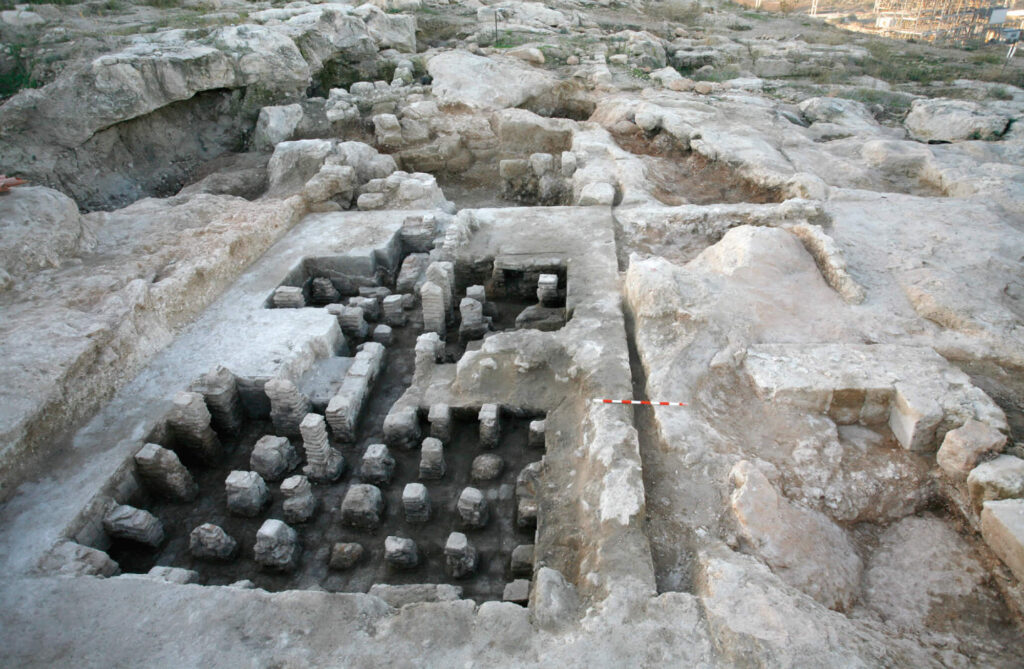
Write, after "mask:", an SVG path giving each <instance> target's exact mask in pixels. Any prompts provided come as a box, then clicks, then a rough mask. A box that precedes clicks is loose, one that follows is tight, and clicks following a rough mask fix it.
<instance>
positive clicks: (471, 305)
mask: <svg viewBox="0 0 1024 669" xmlns="http://www.w3.org/2000/svg"><path fill="white" fill-rule="evenodd" d="M459 314H460V315H461V316H462V323H461V324H460V325H459V341H460V342H462V343H463V344H465V343H466V342H467V341H470V340H473V339H480V338H481V337H483V336H484V333H486V332H487V327H488V325H487V319H485V318H484V305H483V304H481V303H480V302H477V301H476V300H474V299H473V298H471V297H464V298H462V302H460V303H459Z"/></svg>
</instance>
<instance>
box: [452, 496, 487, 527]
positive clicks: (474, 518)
mask: <svg viewBox="0 0 1024 669" xmlns="http://www.w3.org/2000/svg"><path fill="white" fill-rule="evenodd" d="M456 509H458V512H459V516H460V517H461V518H462V523H463V524H464V525H465V526H466V527H471V528H480V527H484V526H485V525H487V521H488V520H489V519H490V510H489V509H488V507H487V500H486V499H484V494H483V493H482V492H480V490H479V489H477V488H463V489H462V494H461V495H459V501H458V504H457V505H456Z"/></svg>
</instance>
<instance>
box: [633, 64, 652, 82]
mask: <svg viewBox="0 0 1024 669" xmlns="http://www.w3.org/2000/svg"><path fill="white" fill-rule="evenodd" d="M629 76H631V77H633V78H634V79H640V80H641V81H649V80H650V78H651V75H650V74H648V73H647V72H644V71H643V70H641V69H640V68H639V67H631V68H629Z"/></svg>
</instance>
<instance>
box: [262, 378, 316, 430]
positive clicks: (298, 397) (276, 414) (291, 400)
mask: <svg viewBox="0 0 1024 669" xmlns="http://www.w3.org/2000/svg"><path fill="white" fill-rule="evenodd" d="M263 392H265V393H266V394H267V397H268V398H269V399H270V420H271V421H273V423H274V430H275V431H276V432H277V433H278V434H279V435H282V436H287V437H291V436H297V435H299V424H300V423H301V422H302V419H303V418H305V417H306V414H308V413H309V410H310V403H309V398H308V397H306V396H305V395H303V394H302V393H301V392H299V389H298V388H297V387H296V386H295V384H294V383H292V382H291V381H289V380H287V379H271V380H270V381H267V383H266V384H265V385H264V386H263Z"/></svg>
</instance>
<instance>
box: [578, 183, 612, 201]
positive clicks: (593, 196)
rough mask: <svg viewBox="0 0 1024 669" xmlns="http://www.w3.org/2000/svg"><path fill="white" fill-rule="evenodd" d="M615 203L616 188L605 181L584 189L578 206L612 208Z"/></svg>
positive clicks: (589, 185) (591, 184) (588, 185)
mask: <svg viewBox="0 0 1024 669" xmlns="http://www.w3.org/2000/svg"><path fill="white" fill-rule="evenodd" d="M614 202H615V186H613V185H611V184H610V183H606V182H604V181H595V182H593V183H589V184H587V185H586V186H584V187H583V189H582V190H581V191H580V195H579V197H578V198H577V200H576V204H577V205H578V206H580V207H589V206H600V207H610V206H612V204H613V203H614Z"/></svg>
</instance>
